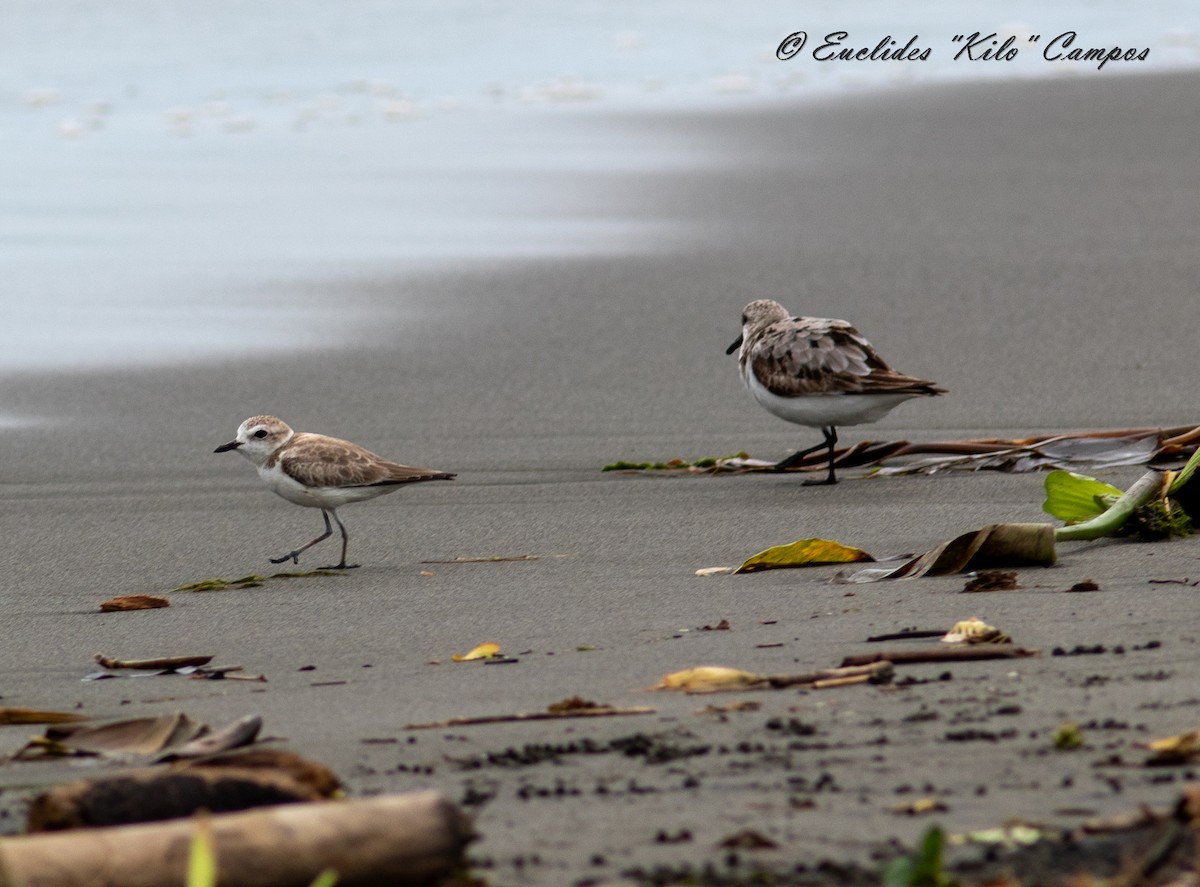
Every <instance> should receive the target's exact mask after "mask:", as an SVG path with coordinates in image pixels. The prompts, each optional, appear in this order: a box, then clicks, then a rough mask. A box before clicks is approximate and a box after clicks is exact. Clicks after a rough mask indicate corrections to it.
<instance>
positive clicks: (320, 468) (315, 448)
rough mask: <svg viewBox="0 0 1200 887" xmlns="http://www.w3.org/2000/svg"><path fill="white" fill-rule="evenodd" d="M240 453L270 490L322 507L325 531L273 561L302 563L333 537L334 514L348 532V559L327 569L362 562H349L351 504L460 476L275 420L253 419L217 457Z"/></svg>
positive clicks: (344, 542)
mask: <svg viewBox="0 0 1200 887" xmlns="http://www.w3.org/2000/svg"><path fill="white" fill-rule="evenodd" d="M230 450H237V451H238V452H239V453H241V454H242V455H243V456H245V457H246V458H247V459H249V460H250V461H251V462H253V463H254V466H255V467H256V468H257V469H258V476H259V477H261V478H262V479H263V480H264V481H266V482H267V486H268V487H270V488H271V490H272V491H273V492H275V493H278V494H279V495H280V496H282V497H283V498H284V499H287V500H288V501H289V502H294V503H295V504H296V505H304V506H307V507H308V508H319V509H321V516H322V517H324V518H325V532H324V533H322V534H321V535H320V536H318V537H317V538H316V539H314V540H312V541H311V542H309V543H308V544H306V545H301V546H300V547H299V548H297V549H296V550H295V551H289V552H288V553H287V554H285V555H283V556H282V557H273V558H271V563H273V564H282V563H283V562H284V561H286V560H291V561H292V562H293V563H296V564H298V563H300V554H301V552H303V551H306V550H308V549H309V548H312V547H313V546H314V545H316V544H317V543H318V542H320V541H322V540H323V539H328V538H329V537H330V536H331V535H333V527H331V526H330V524H329V516H330V515H331V514H332V515H333V519H334V520H335V521H337V525H338V529H340V530H341V531H342V560H341V562H340V563H338V564H336V565H334V566H332V567H321V569H323V570H350V569H353V568H355V567H357V566H358V564H347V563H346V545H347V544H348V543H349V541H350V534H349V533H347V532H346V525H345V524H343V523H342V519H341V518H339V517H338V515H337V510H338V508H340V507H341V506H343V505H348V504H349V503H351V502H362V501H363V500H364V499H374V498H375V497H376V496H382V495H383V494H384V493H391V492H394V491H395V490H396V489H397V488H398V487H399V486H400V485H402V484H411V483H416V482H418V481H423V480H452V479H453V478H454V475H453V474H451V473H449V472H447V471H437V470H435V469H433V468H410V467H409V466H408V465H399V464H397V463H395V462H389V461H388V460H387V459H384V458H382V457H380V456H376V455H375V454H374V453H372V452H370V451H369V450H364V449H363V448H362V447H360V446H358V445H357V444H352V443H350V442H349V441H346V440H338V439H337V438H336V437H326V436H325V435H323V434H309V433H307V432H304V431H293V430H292V429H291V428H289V427H288V425H287V423H286V422H283V421H281V420H279V419H276V418H275V417H274V416H251V417H250V418H249V419H247V420H246V421H245V422H243V423H242V424H241V425H239V426H238V430H237V437H235V438H234V439H233V440H231V441H230V442H229V443H227V444H221V446H219V447H217V448H216V449H215V450H213V452H214V453H227V452H229V451H230Z"/></svg>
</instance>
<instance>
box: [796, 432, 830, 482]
mask: <svg viewBox="0 0 1200 887" xmlns="http://www.w3.org/2000/svg"><path fill="white" fill-rule="evenodd" d="M821 432H822V433H823V434H824V435H825V443H824V444H823V445H822V446H824V447H826V448H827V449H828V450H829V474H828V475H826V477H825V479H824V480H806V481H805V482H804V484H803V486H806V487H820V486H825V485H826V484H836V483H837V482H838V481H837V477H836V476H835V475H834V473H833V447H834V444H836V443H837V439H838V438H837V429H836V428H834V427H833V426H832V425H830V426H828V427H827V428H822V429H821ZM817 449H820V447H817Z"/></svg>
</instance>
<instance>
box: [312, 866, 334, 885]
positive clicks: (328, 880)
mask: <svg viewBox="0 0 1200 887" xmlns="http://www.w3.org/2000/svg"><path fill="white" fill-rule="evenodd" d="M337 879H338V876H337V872H335V871H334V870H333V869H325V871H323V872H321V874H319V875H317V877H316V879H315V880H314V881H313V882H312V884H311V885H310V887H333V885H334V884H336V883H337Z"/></svg>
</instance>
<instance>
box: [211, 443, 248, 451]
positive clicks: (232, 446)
mask: <svg viewBox="0 0 1200 887" xmlns="http://www.w3.org/2000/svg"><path fill="white" fill-rule="evenodd" d="M241 445H242V442H241V441H240V440H231V441H230V442H229V443H227V444H221V445H220V446H219V447H217V448H216V449H215V450H213V452H214V453H228V452H229V451H230V450H236V449H237V448H238V447H240V446H241Z"/></svg>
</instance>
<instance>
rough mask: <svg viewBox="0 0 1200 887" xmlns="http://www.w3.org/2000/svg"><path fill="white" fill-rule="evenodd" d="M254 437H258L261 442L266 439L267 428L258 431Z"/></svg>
mask: <svg viewBox="0 0 1200 887" xmlns="http://www.w3.org/2000/svg"><path fill="white" fill-rule="evenodd" d="M254 436H255V437H257V438H258V439H259V440H262V439H263V438H264V437H266V436H267V429H265V428H260V429H258V431H256V432H254Z"/></svg>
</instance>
